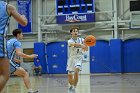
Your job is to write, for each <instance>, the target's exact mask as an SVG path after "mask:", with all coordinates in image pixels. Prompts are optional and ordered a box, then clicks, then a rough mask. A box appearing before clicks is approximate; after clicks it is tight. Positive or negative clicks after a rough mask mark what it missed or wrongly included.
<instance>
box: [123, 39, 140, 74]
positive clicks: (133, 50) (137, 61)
mask: <svg viewBox="0 0 140 93" xmlns="http://www.w3.org/2000/svg"><path fill="white" fill-rule="evenodd" d="M123 72H124V73H138V72H140V39H132V40H127V41H124V42H123Z"/></svg>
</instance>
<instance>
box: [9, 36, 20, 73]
mask: <svg viewBox="0 0 140 93" xmlns="http://www.w3.org/2000/svg"><path fill="white" fill-rule="evenodd" d="M16 48H21V43H20V42H19V41H18V40H17V39H16V38H12V39H10V40H8V41H7V53H8V58H9V59H10V72H11V74H12V73H13V72H14V71H16V69H17V68H19V67H20V64H19V63H16V62H15V61H14V58H16V51H15V49H16Z"/></svg>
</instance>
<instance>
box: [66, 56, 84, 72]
mask: <svg viewBox="0 0 140 93" xmlns="http://www.w3.org/2000/svg"><path fill="white" fill-rule="evenodd" d="M82 60H83V57H82V56H73V57H69V59H68V63H67V71H69V72H74V70H75V68H79V70H81V66H82Z"/></svg>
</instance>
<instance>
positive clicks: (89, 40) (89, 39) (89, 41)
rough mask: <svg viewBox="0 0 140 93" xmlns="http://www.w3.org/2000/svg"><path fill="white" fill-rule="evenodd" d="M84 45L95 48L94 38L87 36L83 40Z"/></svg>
mask: <svg viewBox="0 0 140 93" xmlns="http://www.w3.org/2000/svg"><path fill="white" fill-rule="evenodd" d="M84 43H85V44H86V45H87V46H95V44H96V38H95V37H94V36H93V35H88V36H87V37H86V38H85V40H84Z"/></svg>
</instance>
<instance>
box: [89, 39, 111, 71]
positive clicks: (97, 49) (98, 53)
mask: <svg viewBox="0 0 140 93" xmlns="http://www.w3.org/2000/svg"><path fill="white" fill-rule="evenodd" d="M109 56H110V55H109V42H108V41H105V40H97V42H96V45H95V46H94V47H90V72H91V73H109V72H110V61H109ZM94 58H95V59H94ZM93 59H94V60H93Z"/></svg>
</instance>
